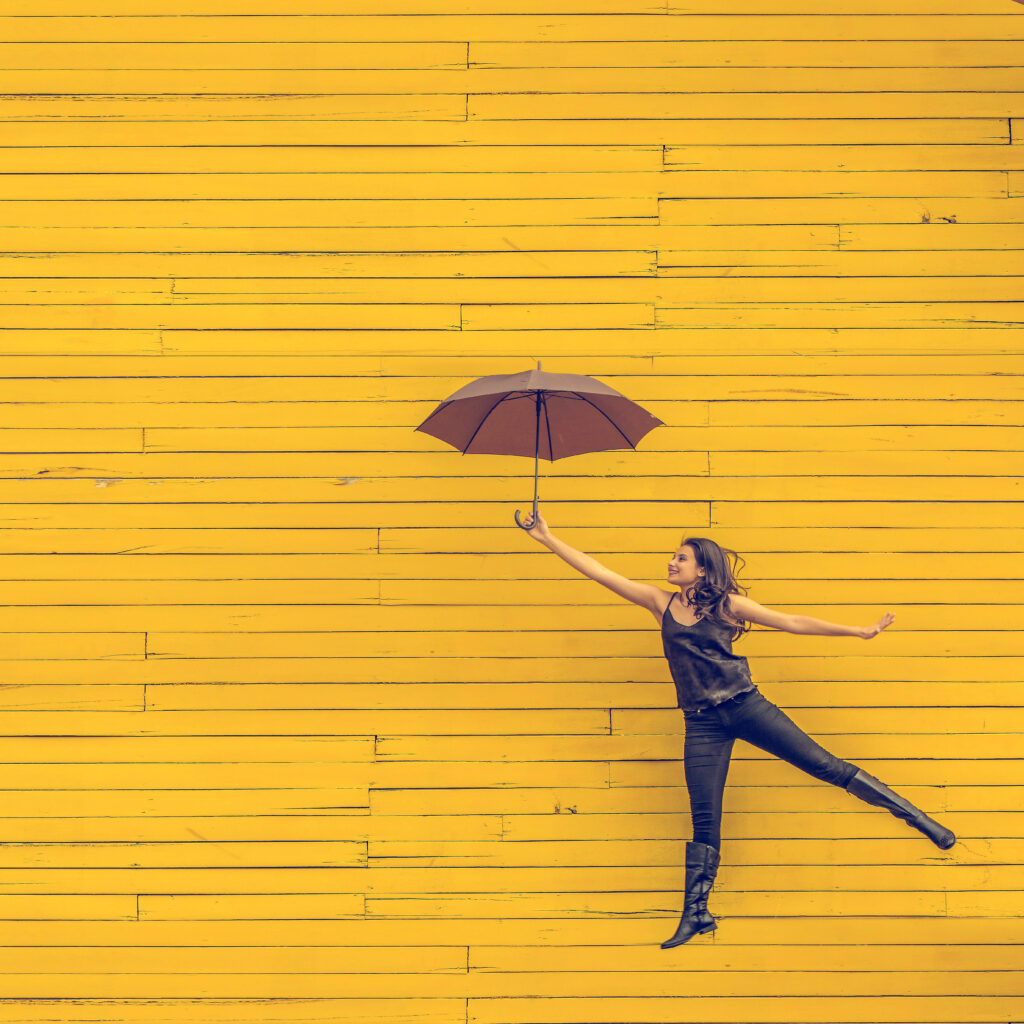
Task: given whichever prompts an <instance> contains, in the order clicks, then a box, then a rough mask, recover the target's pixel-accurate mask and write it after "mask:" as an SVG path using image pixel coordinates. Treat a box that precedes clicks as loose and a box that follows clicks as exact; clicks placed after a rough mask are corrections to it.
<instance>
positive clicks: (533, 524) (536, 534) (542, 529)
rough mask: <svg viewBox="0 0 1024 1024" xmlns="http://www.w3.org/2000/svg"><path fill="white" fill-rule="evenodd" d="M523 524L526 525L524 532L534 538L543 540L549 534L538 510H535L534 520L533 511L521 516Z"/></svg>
mask: <svg viewBox="0 0 1024 1024" xmlns="http://www.w3.org/2000/svg"><path fill="white" fill-rule="evenodd" d="M523 526H524V527H526V532H527V533H528V534H529V535H530V536H531V537H532V538H533V539H534V540H541V541H542V540H545V539H546V538H548V537H550V536H551V534H550V532H549V531H548V524H547V523H546V522H545V521H544V517H543V516H542V515H541V514H540V510H539V509H538V510H537V519H536V521H534V518H533V512H532V511H530V512H527V513H526V515H525V516H523Z"/></svg>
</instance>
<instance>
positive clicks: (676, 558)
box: [668, 544, 704, 590]
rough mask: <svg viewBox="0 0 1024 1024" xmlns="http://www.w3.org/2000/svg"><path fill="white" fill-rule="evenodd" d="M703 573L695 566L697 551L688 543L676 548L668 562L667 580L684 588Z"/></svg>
mask: <svg viewBox="0 0 1024 1024" xmlns="http://www.w3.org/2000/svg"><path fill="white" fill-rule="evenodd" d="M703 575H704V570H703V569H701V568H699V567H698V566H697V552H696V551H694V550H693V547H692V546H691V545H689V544H684V545H683V546H682V547H681V548H678V549H677V550H676V553H675V554H674V555H673V556H672V559H671V561H670V562H669V563H668V581H669V583H672V584H674V585H675V586H677V587H681V588H682V589H683V590H685V589H686V588H687V587H689V586H691V585H692V584H693V583H696V581H697V580H699V579H700V578H701V577H702V576H703Z"/></svg>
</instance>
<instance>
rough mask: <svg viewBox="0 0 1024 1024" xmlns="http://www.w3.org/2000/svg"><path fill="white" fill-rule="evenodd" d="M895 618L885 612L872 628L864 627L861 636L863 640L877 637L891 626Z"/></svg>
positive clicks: (890, 613)
mask: <svg viewBox="0 0 1024 1024" xmlns="http://www.w3.org/2000/svg"><path fill="white" fill-rule="evenodd" d="M895 619H896V616H895V615H893V613H892V612H886V613H885V614H884V615H883V616H882V617H881V618H880V619H879V620H878V621H877V622H876V623H875V624H874V625H873V626H866V627H865V629H864V632H863V633H861V636H862V637H863V638H864V639H865V640H870V639H872V638H873V637H876V636H878V634H879V633H881V632H882V630H883V629H888V628H889V626H891V625H892V624H893V622H894V621H895Z"/></svg>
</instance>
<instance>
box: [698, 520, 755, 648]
mask: <svg viewBox="0 0 1024 1024" xmlns="http://www.w3.org/2000/svg"><path fill="white" fill-rule="evenodd" d="M683 544H684V545H686V544H688V545H689V546H690V547H691V548H693V552H694V554H695V555H696V557H697V565H698V567H699V568H701V569H703V570H704V575H703V576H701V577H699V578H698V579H697V582H696V583H693V584H691V585H690V586H689V587H687V588H686V592H685V594H684V597H685V598H686V601H687V603H688V604H689V605H690V606H691V607H692V608H693V610H694V612H695V614H696V616H697V618H701V619H711V621H712V622H715V623H717V624H718V625H720V626H728V627H730V628H731V629H732V631H733V634H732V638H733V640H735V639H737V638H738V637H741V636H742V635H743V634H744V633H745V632H746V631H747V630H748V629H749V628H750V623H748V622H743V621H742V620H740V621H736V620H735V619H733V618H731V617H730V616H729V613H728V603H729V595H730V594H745V593H746V592H747V588H746V587H744V586H743V585H742V584H741V583H740V582H739V580H737V579H736V575H737V573H738V572H739V571H740V569H742V568H743V566H744V565H746V562H744V560H743V559H742V558H741V557H740V556H739V555H738V554H737V553H736V552H735V551H732V550H731V549H729V548H723V547H721V546H720V545H718V544H716V543H715V542H714V541H713V540H709V539H708V538H707V537H686V538H685V539H684V540H683Z"/></svg>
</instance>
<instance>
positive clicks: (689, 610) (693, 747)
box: [524, 513, 956, 949]
mask: <svg viewBox="0 0 1024 1024" xmlns="http://www.w3.org/2000/svg"><path fill="white" fill-rule="evenodd" d="M524 526H526V527H527V528H528V530H529V533H530V536H531V537H533V538H534V539H535V540H538V541H539V542H540V543H541V544H543V545H544V546H545V547H546V548H548V549H549V550H551V551H553V552H554V553H555V554H556V555H558V556H559V558H561V559H563V560H564V561H565V562H567V563H568V564H569V565H571V566H572V567H573V568H574V569H576V570H578V571H579V572H581V573H583V575H584V576H589V577H590V579H592V580H595V581H596V582H598V583H600V584H601V585H602V586H605V587H607V588H608V589H609V590H611V591H612V592H613V593H615V594H618V595H619V597H624V598H625V599H626V600H627V601H632V602H633V603H634V604H638V605H640V606H642V607H644V608H646V609H647V610H648V611H650V612H651V613H652V614H653V615H654V617H655V619H657V621H658V623H659V625H660V626H661V639H662V644H663V646H664V650H665V656H666V658H667V659H668V664H669V668H670V670H671V672H672V678H673V680H674V681H675V685H676V695H677V697H678V702H679V707H680V708H681V709H682V711H683V718H684V720H685V723H686V739H685V743H684V747H683V765H684V771H685V775H686V788H687V790H688V791H689V794H690V810H691V812H692V817H693V841H692V842H689V843H687V844H686V889H685V895H684V899H683V904H684V905H683V915H682V919H681V920H680V922H679V927H678V928H677V929H676V931H675V934H674V935H673V936H672V937H671V938H670V939H668V940H667V941H666V942H663V943H662V944H661V946H662V949H670V948H671V947H672V946H678V945H681V944H682V943H684V942H688V941H689V940H690V939H692V938H693V936H694V935H699V934H702V933H704V932H711V931H714V930H715V928H716V924H715V919H714V917H712V915H711V914H710V913H709V912H708V896H709V895H710V893H711V887H712V885H714V881H715V874H716V873H717V871H718V858H719V852H718V851H719V847H720V846H721V827H722V794H723V791H724V789H725V777H726V773H727V772H728V770H729V758H730V757H731V755H732V747H733V742H734V741H735V740H736V739H743V740H746V741H747V742H748V743H752V744H753V745H754V746H756V747H760V748H761V749H762V750H766V751H768V753H769V754H774V755H775V756H776V757H780V758H782V759H783V760H784V761H788V762H789V763H790V764H792V765H795V766H796V767H797V768H799V769H801V770H802V771H805V772H807V774H808V775H812V776H814V778H816V779H821V780H822V781H823V782H829V783H831V784H832V785H833V786H839V787H841V788H842V789H845V790H846V791H847V792H848V793H851V794H852V795H853V796H855V797H858V798H859V799H861V800H863V801H864V802H865V803H869V804H873V805H874V806H876V807H884V808H885V809H886V810H888V811H890V812H891V813H892V814H894V815H895V816H896V817H897V818H902V819H903V820H904V821H905V822H907V824H908V825H911V826H912V827H913V828H916V829H917V830H918V831H919V832H922V833H924V835H926V836H927V837H928V838H929V839H930V840H931V841H932V842H933V843H934V844H935V845H936V846H938V847H939V849H942V850H948V849H949V848H950V847H951V846H952V845H953V844H954V843H955V842H956V836H954V835H953V833H952V832H950V830H949V829H948V828H945V827H944V826H943V825H940V824H939V823H938V822H937V821H934V820H933V819H932V818H929V817H928V815H927V814H925V813H924V812H923V811H921V810H918V808H916V807H915V806H914V805H913V804H911V803H910V802H909V801H907V800H904V799H903V797H901V796H899V795H898V794H896V793H894V792H893V791H892V790H891V789H889V787H888V786H886V785H884V784H883V783H881V782H879V781H878V779H876V778H875V777H874V776H872V775H869V774H868V773H867V772H865V771H864V770H863V769H861V768H858V767H857V765H855V764H850V763H849V762H848V761H841V760H840V759H839V758H838V757H835V756H834V755H833V754H830V753H829V752H828V751H827V750H826V749H825V748H824V747H822V746H821V745H820V744H818V743H816V742H815V741H814V740H812V739H811V737H810V736H808V735H807V734H806V733H805V732H804V731H803V730H802V729H801V728H799V726H797V725H796V724H795V723H794V722H793V721H791V720H790V719H789V717H788V716H787V715H786V714H784V713H783V712H782V711H781V710H779V708H777V707H776V706H775V705H774V704H772V702H771V701H769V700H766V699H765V698H764V697H763V696H762V695H761V693H760V692H759V691H758V689H757V687H756V686H755V685H754V683H753V681H752V680H751V677H750V670H749V668H748V666H747V659H746V658H742V657H740V656H739V655H736V654H733V652H732V641H733V640H734V639H736V638H737V637H739V636H740V635H741V634H742V633H743V632H744V631H745V630H746V629H748V628H749V627H750V624H751V623H757V624H758V625H760V626H768V627H769V628H771V629H780V630H784V631H785V632H787V633H802V634H813V635H816V636H855V637H860V638H861V639H864V640H870V639H871V638H872V637H876V636H878V634H879V633H881V632H882V630H883V629H885V628H886V627H888V626H889V625H891V624H892V621H893V618H894V617H893V615H892V614H891V613H889V612H886V614H885V615H883V616H882V617H881V618H880V619H879V620H878V622H876V623H875V624H874V625H873V626H841V625H837V624H836V623H833V622H825V621H823V620H822V619H814V618H811V617H810V616H807V615H787V614H785V613H784V612H778V611H774V610H773V609H771V608H765V607H763V606H762V605H759V604H758V603H757V602H756V601H752V600H750V598H748V597H745V596H744V595H742V594H741V593H740V589H741V588H740V586H739V584H738V583H737V582H736V578H735V565H736V563H737V561H738V558H737V556H736V555H735V553H734V552H732V551H728V550H727V549H723V548H721V547H719V546H718V545H717V544H716V543H715V542H714V541H712V540H708V539H706V538H704V537H688V538H687V539H686V540H684V541H683V543H682V545H681V546H680V547H679V548H678V550H677V551H676V552H675V554H674V555H673V556H672V558H671V560H670V561H669V563H668V580H667V582H668V583H669V584H670V585H672V586H674V587H678V589H679V592H678V593H671V594H670V593H667V592H666V591H664V590H662V589H661V588H660V587H655V586H652V585H650V584H648V583H636V582H634V581H633V580H630V579H627V578H626V577H625V576H620V575H619V574H618V573H616V572H612V570H610V569H608V568H606V567H605V566H603V565H601V563H600V562H598V561H597V560H596V559H594V558H591V557H590V556H589V555H586V554H584V553H583V552H582V551H577V550H576V549H575V548H573V547H570V546H569V545H568V544H566V543H565V542H564V541H562V540H559V538H557V537H556V536H554V534H552V533H551V531H550V530H549V529H548V526H547V523H546V522H545V521H544V517H543V516H541V515H540V514H539V513H538V515H537V518H536V521H534V519H533V515H532V513H531V514H530V515H529V516H528V517H527V518H526V520H525V522H524Z"/></svg>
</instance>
